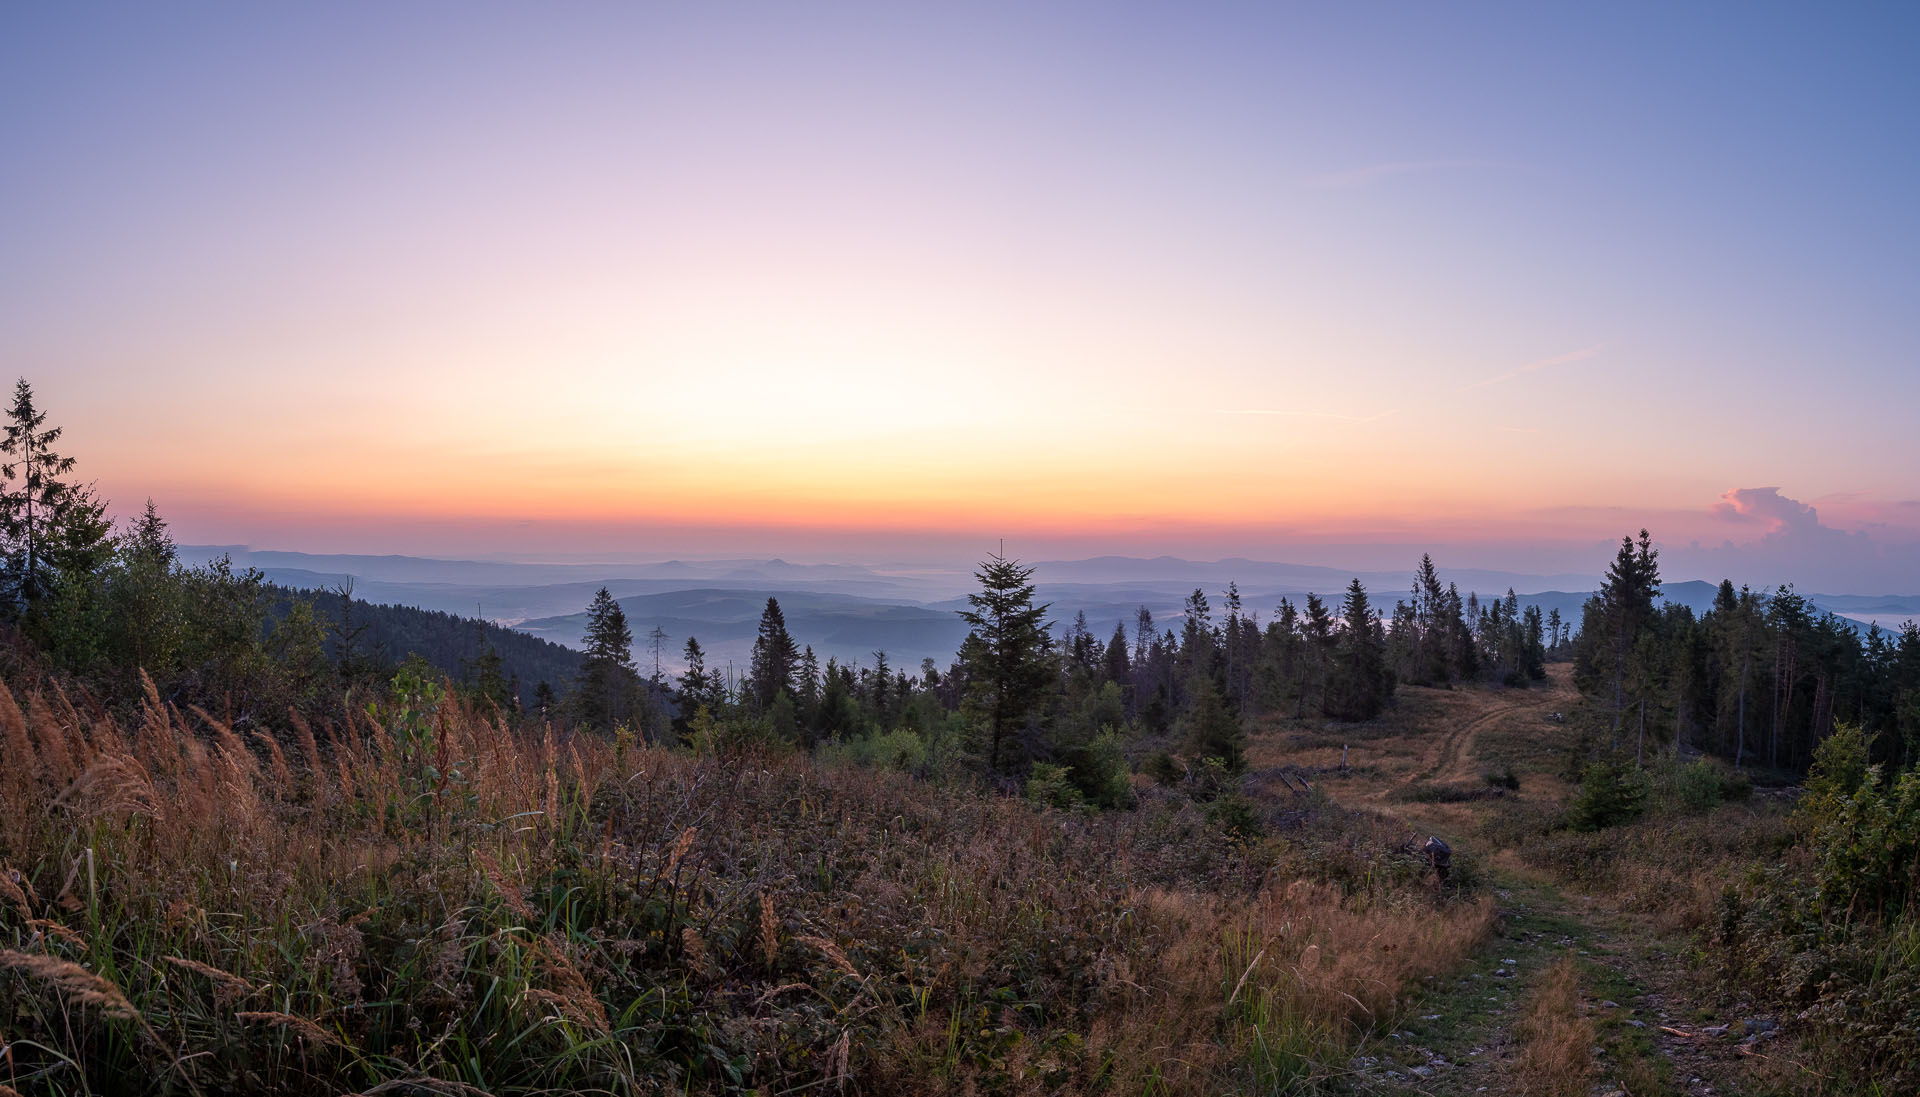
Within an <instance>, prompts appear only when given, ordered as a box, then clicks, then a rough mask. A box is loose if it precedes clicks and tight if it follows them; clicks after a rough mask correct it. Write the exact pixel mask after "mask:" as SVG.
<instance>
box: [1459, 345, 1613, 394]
mask: <svg viewBox="0 0 1920 1097" xmlns="http://www.w3.org/2000/svg"><path fill="white" fill-rule="evenodd" d="M1605 349H1607V347H1606V344H1605V343H1601V344H1598V345H1595V346H1591V347H1586V348H1584V349H1581V350H1573V351H1568V352H1567V353H1565V354H1556V355H1554V356H1553V357H1552V358H1542V359H1540V360H1539V361H1538V362H1528V363H1527V364H1526V365H1524V366H1516V367H1514V368H1513V369H1510V370H1508V371H1507V372H1505V373H1502V374H1499V375H1498V376H1495V377H1488V378H1485V379H1483V380H1479V381H1475V382H1474V383H1473V384H1471V385H1463V386H1461V388H1460V391H1461V392H1472V391H1473V390H1474V389H1483V388H1486V387H1487V386H1488V385H1497V384H1499V383H1500V382H1502V381H1511V380H1513V379H1514V378H1516V377H1520V376H1524V375H1525V374H1529V373H1534V372H1536V371H1539V370H1543V369H1547V368H1548V367H1550V366H1564V365H1568V364H1570V363H1573V362H1584V361H1586V360H1587V359H1589V358H1592V357H1594V356H1596V355H1598V354H1599V353H1600V352H1601V351H1603V350H1605Z"/></svg>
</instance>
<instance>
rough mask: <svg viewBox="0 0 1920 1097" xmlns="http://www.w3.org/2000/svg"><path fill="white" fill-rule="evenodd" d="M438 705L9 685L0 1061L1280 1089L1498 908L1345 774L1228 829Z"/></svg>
mask: <svg viewBox="0 0 1920 1097" xmlns="http://www.w3.org/2000/svg"><path fill="white" fill-rule="evenodd" d="M23 697H24V704H23V703H22V698H23ZM432 720H433V738H434V741H433V744H432V750H431V752H430V753H429V754H428V755H426V756H424V757H423V756H421V755H420V754H419V753H417V752H415V753H409V750H408V749H407V748H405V747H403V746H402V745H401V744H400V743H399V742H397V741H396V738H395V736H393V735H392V734H391V733H390V731H389V729H387V728H385V727H382V726H380V725H379V724H377V723H374V722H372V721H371V720H369V719H357V720H355V721H354V722H353V723H352V724H350V725H345V726H341V725H334V726H327V725H322V726H318V727H313V726H309V725H308V724H307V723H306V722H305V721H303V720H301V719H300V718H299V717H298V716H293V717H291V718H290V719H289V720H288V723H287V726H286V728H285V729H284V730H283V731H282V732H281V733H279V734H274V735H269V734H267V733H265V732H264V731H263V730H262V729H260V728H258V727H247V728H245V729H244V730H241V729H236V728H235V727H234V726H232V725H231V724H229V723H227V722H225V721H224V720H223V719H221V718H217V717H215V716H214V715H212V714H209V713H206V712H201V711H198V710H194V711H191V712H187V713H182V712H179V711H177V710H175V709H173V708H172V707H170V706H168V705H166V704H165V703H164V702H163V701H162V699H161V698H160V697H159V696H158V694H157V693H156V692H155V691H154V690H153V689H152V688H151V686H149V688H148V690H147V694H146V702H145V705H144V706H143V708H142V709H141V711H140V712H139V714H138V715H137V717H135V718H132V719H124V720H116V719H113V718H110V717H109V716H108V715H107V714H106V713H105V712H103V711H100V710H98V708H97V707H96V706H92V705H91V703H90V702H89V701H88V700H87V699H86V698H84V697H81V698H79V699H78V701H77V702H76V701H75V700H74V699H72V698H70V697H69V696H68V695H67V694H65V693H60V692H58V691H56V690H55V689H54V688H52V687H51V686H50V685H43V686H40V687H37V688H27V689H25V690H22V691H20V692H16V691H15V690H11V689H8V688H6V687H5V686H0V745H3V747H4V749H5V750H6V751H7V754H8V759H7V760H8V764H7V765H6V766H4V767H3V768H0V792H4V794H5V796H6V803H7V806H8V810H7V811H5V812H0V945H5V946H8V947H7V948H6V950H5V951H4V952H0V1016H9V1017H12V1018H14V1020H11V1021H9V1022H8V1024H9V1026H10V1028H11V1034H10V1035H11V1038H12V1040H13V1044H12V1048H13V1062H12V1064H11V1069H12V1070H13V1072H14V1073H13V1076H12V1077H9V1078H5V1079H0V1081H4V1082H5V1083H6V1084H8V1085H11V1086H13V1087H14V1088H16V1089H24V1090H25V1091H30V1092H49V1093H62V1092H76V1093H77V1092H83V1091H89V1090H90V1091H93V1092H107V1093H120V1092H126V1093H140V1092H160V1091H163V1090H168V1089H180V1088H199V1089H202V1090H204V1091H206V1092H275V1093H283V1092H292V1093H301V1092H314V1093H321V1092H326V1093H339V1092H345V1091H349V1090H359V1091H362V1092H390V1091H395V1090H399V1089H404V1088H407V1087H409V1086H411V1087H414V1088H416V1089H418V1088H422V1087H424V1088H426V1089H429V1090H432V1089H435V1088H437V1089H438V1090H439V1091H441V1092H485V1093H494V1094H506V1093H534V1092H541V1093H546V1092H553V1091H556V1090H593V1091H600V1092H610V1093H641V1092H656V1091H659V1090H662V1089H667V1088H671V1089H673V1090H675V1091H678V1092H694V1093H725V1092H739V1093H745V1092H750V1091H754V1090H756V1089H757V1090H758V1091H759V1092H762V1093H769V1092H785V1091H797V1090H803V1089H807V1088H813V1089H818V1088H829V1089H833V1090H835V1091H837V1092H845V1093H871V1094H907V1095H911V1094H921V1093H964V1092H989V1091H991V1092H996V1093H1011V1094H1021V1093H1035V1094H1038V1093H1083V1092H1084V1093H1094V1092H1111V1093H1135V1092H1156V1093H1166V1094H1211V1093H1220V1092H1282V1091H1287V1090H1289V1089H1291V1090H1294V1091H1297V1090H1298V1089H1299V1088H1300V1087H1303V1086H1304V1087H1311V1086H1312V1085H1313V1084H1315V1082H1316V1080H1318V1079H1321V1078H1324V1077H1326V1076H1327V1075H1328V1074H1330V1073H1331V1072H1332V1069H1333V1066H1332V1065H1333V1064H1336V1063H1339V1062H1343V1061H1344V1059H1345V1056H1346V1049H1347V1048H1349V1047H1350V1046H1351V1045H1352V1043H1353V1042H1354V1041H1356V1040H1358V1039H1359V1038H1361V1037H1363V1036H1364V1035H1365V1034H1367V1033H1369V1032H1371V1031H1374V1030H1376V1029H1379V1028H1382V1027H1383V1026H1386V1025H1390V1024H1391V1023H1392V1021H1393V1018H1394V1017H1395V1015H1396V1013H1397V1011H1399V1010H1400V1009H1401V1008H1403V1005H1404V1002H1405V1000H1406V998H1407V996H1408V994H1409V992H1410V990H1411V989H1412V988H1413V987H1414V986H1415V985H1416V984H1417V983H1418V982H1419V980H1421V979H1422V978H1423V977H1425V976H1427V975H1432V974H1436V973H1438V972H1441V971H1444V970H1446V969H1447V968H1448V967H1449V966H1451V965H1452V964H1453V963H1454V962H1455V961H1456V960H1457V959H1458V958H1459V957H1460V956H1461V955H1462V954H1463V953H1465V952H1467V951H1469V950H1471V949H1472V948H1473V947H1474V946H1475V945H1476V944H1477V943H1478V942H1479V941H1480V940H1481V938H1482V937H1483V936H1484V935H1485V933H1486V932H1487V929H1488V927H1489V924H1490V922H1491V919H1492V916H1493V915H1492V908H1491V905H1490V903H1488V902H1485V901H1477V902H1476V901H1454V902H1440V901H1438V900H1437V899H1436V898H1435V897H1434V896H1433V895H1432V894H1431V893H1430V892H1428V891H1427V890H1425V889H1423V888H1421V887H1418V886H1413V885H1412V884H1411V883H1410V880H1411V875H1412V874H1411V872H1409V871H1388V870H1387V862H1388V861H1389V860H1390V859H1391V858H1392V857H1394V856H1395V854H1394V852H1393V850H1394V846H1395V845H1396V842H1395V838H1396V837H1397V836H1396V835H1392V834H1389V833H1388V832H1387V829H1386V828H1387V824H1385V823H1383V822H1380V821H1378V820H1369V819H1367V818H1366V817H1360V816H1348V815H1345V814H1344V813H1340V812H1338V811H1337V810H1336V809H1332V808H1329V809H1327V812H1326V817H1325V819H1324V820H1323V821H1322V822H1321V823H1320V824H1318V826H1319V829H1317V830H1315V829H1308V830H1303V831H1298V832H1295V833H1293V834H1291V835H1289V836H1288V837H1287V839H1286V840H1284V841H1278V840H1276V841H1269V842H1266V843H1256V844H1254V845H1245V844H1240V843H1236V842H1235V841H1232V840H1230V839H1229V838H1228V837H1227V836H1225V835H1224V834H1222V833H1220V832H1219V831H1218V830H1216V829H1214V828H1210V827H1208V826H1207V825H1206V824H1205V823H1204V821H1203V819H1202V817H1201V814H1200V813H1199V811H1198V810H1196V809H1193V808H1191V807H1186V808H1174V807H1167V806H1160V807H1155V808H1151V809H1143V810H1142V811H1140V812H1135V813H1123V814H1115V815H1108V816H1102V817H1087V816H1080V815H1066V814H1060V813H1055V812H1050V811H1045V810H1039V809H1035V808H1033V807H1030V806H1028V805H1026V804H1025V803H1023V802H1020V801H1015V800H1009V799H1006V798H1004V797H1000V796H996V795H991V794H987V793H982V792H977V791H973V790H967V789H956V788H936V787H932V786H929V785H926V784H924V783H921V782H917V781H915V780H913V779H911V778H907V777H903V776H899V775H894V774H887V773H879V772H871V771H866V770H860V769H851V768H841V767H834V766H827V765H821V764H816V763H815V762H813V761H812V760H810V759H809V758H807V757H805V756H798V755H792V754H778V753H756V754H749V755H744V756H740V757H729V758H714V757H695V756H693V755H691V754H689V753H686V752H682V751H677V750H670V749H664V748H660V747H643V748H639V749H624V750H620V751H616V749H615V748H614V745H613V744H611V743H608V742H605V741H602V740H600V739H598V738H595V737H591V736H576V735H568V734H565V733H563V732H560V731H556V730H554V729H551V728H544V727H543V728H537V729H535V728H525V727H519V728H516V727H511V726H509V725H508V724H506V723H505V722H503V721H502V720H500V719H499V718H498V716H497V714H495V713H492V712H491V711H488V712H485V713H483V712H480V711H478V710H475V709H474V708H471V707H468V706H464V705H462V704H460V703H459V702H457V701H454V700H448V701H446V702H445V703H444V704H443V705H442V706H441V708H440V709H439V711H437V712H436V713H434V714H433V715H432ZM1334 851H1337V852H1338V856H1334V855H1333V853H1334ZM1323 855H1324V856H1323ZM1401 868H1402V869H1404V868H1405V866H1401ZM1308 877H1312V878H1313V879H1311V880H1310V879H1308Z"/></svg>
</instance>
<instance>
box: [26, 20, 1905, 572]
mask: <svg viewBox="0 0 1920 1097" xmlns="http://www.w3.org/2000/svg"><path fill="white" fill-rule="evenodd" d="M1917 50H1920V8H1915V7H1914V6H1912V5H1901V4H1884V5H1874V4H1860V5H1848V6H1845V7H1843V8H1836V7H1831V6H1826V7H1822V6H1816V5H1805V4H1797V5H1771V4H1758V3H1740V4H1724V5H1716V4H1694V5H1671V4H1607V5H1539V4H1510V5H1508V4H1461V5H1446V6H1441V5H1415V4H1386V5H1377V4H1368V3H1343V4H1325V5H1314V4H1299V5H1292V4H1288V5H1278V4H1248V5H1234V4H1207V5H1169V4H1147V5H1138V6H1132V5H1123V4H1116V3H1101V4H1084V5H1075V4H1056V3H1033V2H1026V3H1018V4H1009V5H996V4H988V3H980V4H964V5H958V4H956V5H945V6H943V7H942V8H936V7H935V6H933V5H902V4H876V5H842V4H830V3H821V4H804V5H802V4H751V3H728V2H721V3H710V4H594V3H569V4H563V5H495V4H484V3H458V4H453V3H445V4H442V3H428V2H410V3H405V4H375V3H357V4H356V3H344V4H335V5H260V4H250V5H245V4H232V5H220V4H196V3H182V4H169V5H153V4H145V5H126V6H112V5H104V4H102V5H27V4H15V5H5V6H0V142H4V145H0V147H4V149H5V150H6V151H5V153H4V154H3V155H0V368H4V369H6V370H9V371H11V372H12V373H14V374H15V375H17V376H21V377H25V378H27V379H28V380H29V381H30V382H31V384H32V385H33V388H34V392H35V394H36V398H37V400H38V402H39V404H40V405H41V406H42V407H43V408H44V409H46V410H47V411H48V412H49V414H50V421H51V422H53V423H56V424H59V425H61V426H63V427H64V428H65V430H66V435H65V438H64V439H63V441H64V444H65V447H66V452H67V453H68V455H70V456H73V457H75V458H76V459H77V460H78V461H79V466H78V468H77V470H76V471H77V473H78V474H79V475H80V476H82V477H84V478H86V479H88V480H90V481H92V482H94V483H95V484H96V486H97V489H98V490H99V491H100V493H101V494H102V495H104V496H105V497H107V498H108V499H109V500H111V503H112V506H113V509H114V511H115V513H117V514H122V515H124V514H127V513H130V512H132V511H135V510H137V509H138V508H139V506H140V505H141V503H142V502H143V501H144V500H145V499H147V498H148V497H151V498H152V499H153V500H154V501H155V503H156V504H157V505H158V506H159V508H160V510H161V512H162V513H163V514H164V515H166V516H167V517H168V518H169V519H170V520H171V521H172V523H173V527H174V532H175V534H176V536H177V537H178V538H179V539H180V540H181V541H182V542H183V543H219V544H228V543H231V544H249V545H252V546H254V547H257V548H281V549H298V550H307V551H319V552H407V553H421V554H433V555H445V556H487V555H519V556H523V557H538V556H543V555H544V556H556V555H561V554H572V555H583V554H584V555H592V554H596V553H597V554H616V553H619V554H628V555H636V554H637V555H650V554H651V555H658V556H669V555H699V554H712V553H731V552H740V553H750V554H765V555H781V556H785V557H787V558H789V559H829V558H837V559H847V560H853V561H862V562H868V561H882V560H892V559H956V558H958V559H966V558H978V557H979V555H981V553H983V552H984V551H985V550H987V549H990V548H993V547H994V546H995V545H997V544H998V543H999V541H1000V540H1001V539H1002V538H1004V539H1006V541H1007V544H1008V549H1009V552H1010V553H1016V554H1018V555H1022V556H1025V557H1027V558H1044V557H1049V556H1058V555H1061V554H1080V555H1094V554H1104V553H1117V554H1130V555H1153V554H1158V553H1173V554H1178V555H1185V556H1190V557H1195V558H1209V559H1210V558H1216V557H1220V556H1232V555H1240V556H1249V557H1254V558H1259V559H1268V560H1287V561H1292V562H1301V563H1329V564H1343V563H1345V564H1351V565H1352V566H1354V567H1356V568H1371V567H1379V566H1389V565H1397V566H1404V565H1405V564H1406V562H1407V561H1406V560H1405V559H1403V557H1405V556H1406V555H1407V554H1408V553H1409V552H1417V551H1419V550H1420V549H1421V548H1431V549H1432V550H1433V551H1434V552H1435V554H1436V557H1437V558H1441V559H1443V560H1444V561H1446V562H1447V563H1449V564H1452V565H1455V566H1462V567H1471V566H1480V567H1507V568H1514V569H1518V570H1532V571H1542V572H1544V571H1569V570H1577V571H1583V572H1595V571H1598V570H1600V569H1601V568H1602V567H1604V565H1605V562H1606V560H1607V559H1608V558H1609V557H1610V556H1611V554H1612V546H1614V545H1615V544H1617V542H1618V539H1619V537H1620V536H1621V535H1622V534H1624V533H1628V532H1637V531H1638V530H1639V529H1640V528H1641V527H1643V526H1644V527H1647V528H1649V529H1651V530H1652V531H1653V533H1654V536H1655V538H1656V540H1657V541H1659V542H1660V544H1661V545H1662V547H1663V552H1664V553H1665V556H1664V559H1665V560H1666V561H1667V564H1668V569H1669V573H1670V574H1676V575H1683V576H1684V577H1710V578H1717V577H1719V576H1720V575H1722V574H1727V575H1733V576H1734V577H1735V578H1736V579H1738V580H1741V581H1753V582H1756V583H1772V582H1779V581H1788V580H1794V581H1797V582H1799V583H1800V585H1801V586H1802V587H1803V588H1806V589H1818V590H1826V591H1833V592H1848V591H1851V592H1857V593H1886V592H1902V593H1910V592H1920V482H1916V479H1917V477H1916V471H1915V470H1916V469H1920V431H1916V430H1915V427H1916V422H1915V419H1916V410H1917V409H1920V363H1917V362H1916V350H1915V348H1916V344H1917V342H1920V340H1917V339H1916V336H1917V335H1920V332H1917V331H1916V327H1917V326H1920V203H1916V202H1915V201H1914V200H1913V196H1914V195H1915V194H1920V66H1915V65H1913V64H1912V63H1911V59H1912V57H1913V56H1915V54H1916V51H1917Z"/></svg>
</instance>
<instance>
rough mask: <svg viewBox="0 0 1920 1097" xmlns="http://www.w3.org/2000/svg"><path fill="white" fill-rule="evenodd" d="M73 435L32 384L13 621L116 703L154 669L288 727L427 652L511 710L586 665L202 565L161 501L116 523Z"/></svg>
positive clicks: (19, 497) (21, 436) (6, 514)
mask: <svg viewBox="0 0 1920 1097" xmlns="http://www.w3.org/2000/svg"><path fill="white" fill-rule="evenodd" d="M60 437H61V429H60V428H59V427H53V426H49V425H48V424H47V413H46V412H44V411H42V410H40V409H39V408H38V407H37V406H36V405H35V403H34V399H33V389H32V387H31V386H30V385H28V384H27V382H26V381H25V380H24V379H23V380H21V381H20V382H18V384H17V385H16V386H15V389H14V400H13V404H12V406H11V407H10V408H8V409H7V412H6V416H5V433H4V435H3V436H0V455H4V460H0V550H3V551H0V620H4V621H5V622H6V623H7V624H9V625H11V626H12V627H13V628H14V629H15V630H17V631H18V632H19V633H20V634H22V635H23V636H24V637H25V638H26V639H27V640H28V641H29V644H30V647H29V649H28V651H29V652H30V655H29V656H28V657H30V658H34V659H40V660H45V661H47V662H50V663H51V664H52V668H51V669H56V670H59V671H61V672H64V673H66V674H69V675H73V676H76V677H78V678H80V679H81V680H83V681H84V682H85V683H86V684H87V686H88V687H89V689H90V691H91V692H92V693H93V694H94V695H95V696H97V697H99V698H101V699H102V700H105V701H106V702H108V703H110V704H111V703H116V702H126V703H135V702H136V701H137V699H138V698H139V697H140V695H141V694H142V692H143V690H144V685H143V683H142V681H141V676H142V674H145V675H146V676H147V678H148V680H150V681H151V682H152V683H153V685H154V687H155V688H156V690H157V691H158V692H159V694H160V696H161V698H162V699H163V700H165V701H167V702H168V703H170V704H173V705H175V706H176V707H179V708H181V709H186V708H189V707H191V706H196V705H197V706H200V707H202V708H204V709H206V710H208V711H209V712H214V713H218V714H220V715H221V716H222V718H223V719H226V720H228V721H229V722H231V723H233V724H235V725H237V726H245V725H246V724H248V723H249V722H266V723H272V724H276V725H278V724H281V723H283V722H284V721H285V720H286V716H287V713H288V711H289V710H291V709H298V710H300V711H302V712H305V713H307V714H308V715H310V716H325V715H336V714H338V710H340V709H341V707H342V706H343V705H344V704H345V703H346V701H345V698H346V697H347V695H348V691H349V689H350V688H351V687H355V686H366V687H370V688H372V689H376V690H379V691H384V690H385V688H386V685H387V683H388V681H389V680H390V679H391V678H393V676H394V675H395V673H396V672H397V671H398V670H399V668H400V667H401V665H402V664H404V663H406V662H407V661H408V660H414V661H416V662H417V663H418V664H420V665H421V666H423V667H425V668H428V669H429V670H430V671H431V672H432V675H433V676H434V677H439V676H445V677H447V678H449V679H451V680H453V681H454V682H455V683H456V684H458V685H459V686H460V687H461V688H462V690H463V691H464V692H465V693H466V694H467V695H468V696H470V697H471V698H474V699H481V698H484V699H487V700H490V701H491V702H493V703H494V704H495V705H497V706H499V707H500V708H501V709H503V710H506V711H509V712H511V711H514V710H519V709H523V708H528V707H538V705H539V704H540V703H541V702H542V699H543V698H544V699H546V700H547V701H548V702H550V701H551V700H552V698H553V697H554V696H555V695H556V694H557V693H558V692H559V688H560V687H563V686H564V684H565V683H568V682H571V681H572V680H573V678H574V677H575V674H576V673H577V670H578V667H579V665H580V663H581V657H580V656H579V655H578V653H575V652H572V651H569V650H568V649H566V648H563V647H561V646H560V645H558V644H554V643H550V642H548V641H545V640H541V639H538V638H535V637H531V636H527V635H524V634H521V633H515V632H512V631H510V630H507V629H503V628H500V627H498V626H495V625H492V624H488V623H485V622H481V621H473V620H465V619H462V618H458V617H454V616H452V615H450V614H445V613H433V612H427V611H422V610H416V609H410V608H406V607H400V606H372V605H368V604H367V603H365V602H361V601H357V600H354V599H353V598H352V597H351V590H350V588H344V589H342V590H338V591H301V590H289V589H285V588H282V587H277V586H274V585H272V584H269V583H267V582H266V581H265V578H264V577H263V576H262V575H261V573H260V572H259V571H257V570H254V569H250V568H248V569H235V568H234V567H233V565H232V563H231V562H230V561H229V560H228V559H226V558H225V557H222V558H220V559H218V560H214V561H212V562H210V563H207V564H202V565H199V566H195V567H188V566H186V565H184V564H182V563H181V561H180V559H179V555H178V553H177V552H176V551H175V547H174V543H173V539H172V537H171V535H170V534H169V533H168V532H167V523H166V521H165V519H163V518H162V517H161V516H160V514H159V512H158V510H157V509H156V508H155V507H154V505H153V502H152V501H151V500H149V501H148V502H147V506H146V509H145V511H144V512H143V513H142V514H141V515H140V517H139V518H137V519H135V520H134V521H133V522H131V523H130V524H129V525H128V526H127V527H126V528H124V529H121V530H118V531H116V530H115V529H114V528H113V526H112V524H111V523H110V522H108V521H107V518H106V503H105V501H104V500H102V499H100V498H99V497H98V496H97V494H96V493H95V492H94V491H93V489H92V488H91V487H89V486H87V485H85V484H82V483H79V482H78V481H76V480H74V479H73V478H72V473H73V472H74V469H75V467H76V464H77V462H76V460H75V459H74V458H72V457H67V456H63V455H62V454H61V453H60V452H59V451H58V446H59V443H60ZM549 683H551V685H549Z"/></svg>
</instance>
